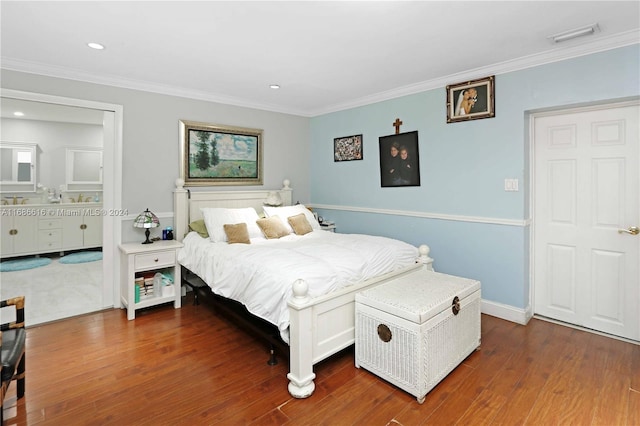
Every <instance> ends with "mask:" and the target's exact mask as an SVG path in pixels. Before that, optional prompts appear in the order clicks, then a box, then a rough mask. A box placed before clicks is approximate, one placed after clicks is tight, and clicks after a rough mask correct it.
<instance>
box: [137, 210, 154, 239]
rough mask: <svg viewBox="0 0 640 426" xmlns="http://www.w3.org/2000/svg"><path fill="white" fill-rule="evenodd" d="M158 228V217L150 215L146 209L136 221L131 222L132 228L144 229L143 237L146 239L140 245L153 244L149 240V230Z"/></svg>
mask: <svg viewBox="0 0 640 426" xmlns="http://www.w3.org/2000/svg"><path fill="white" fill-rule="evenodd" d="M158 226H160V221H159V220H158V217H157V216H156V215H155V214H153V213H151V212H150V211H149V209H146V210H145V211H143V212H142V213H140V214H139V215H138V217H136V220H134V221H133V227H134V228H144V229H145V231H144V235H145V236H146V237H147V239H146V240H145V241H143V242H142V244H152V243H153V241H151V240H150V239H149V234H150V233H151V231H150V229H151V228H156V227H158Z"/></svg>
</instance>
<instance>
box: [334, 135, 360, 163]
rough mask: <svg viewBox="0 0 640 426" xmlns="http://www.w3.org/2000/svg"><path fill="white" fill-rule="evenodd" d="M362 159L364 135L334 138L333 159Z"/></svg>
mask: <svg viewBox="0 0 640 426" xmlns="http://www.w3.org/2000/svg"><path fill="white" fill-rule="evenodd" d="M353 160H362V135H353V136H344V137H341V138H335V139H334V140H333V161H353Z"/></svg>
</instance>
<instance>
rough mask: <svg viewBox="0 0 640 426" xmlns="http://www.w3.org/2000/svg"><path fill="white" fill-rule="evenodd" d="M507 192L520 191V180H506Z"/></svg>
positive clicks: (505, 188) (505, 187)
mask: <svg viewBox="0 0 640 426" xmlns="http://www.w3.org/2000/svg"><path fill="white" fill-rule="evenodd" d="M504 190H505V191H518V179H505V180H504Z"/></svg>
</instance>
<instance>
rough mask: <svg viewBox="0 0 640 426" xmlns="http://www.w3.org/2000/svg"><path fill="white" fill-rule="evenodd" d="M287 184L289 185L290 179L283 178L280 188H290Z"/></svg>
mask: <svg viewBox="0 0 640 426" xmlns="http://www.w3.org/2000/svg"><path fill="white" fill-rule="evenodd" d="M289 185H291V181H290V180H289V179H285V180H283V181H282V189H291V188H290V187H289Z"/></svg>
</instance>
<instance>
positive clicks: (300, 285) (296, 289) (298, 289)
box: [291, 278, 309, 304]
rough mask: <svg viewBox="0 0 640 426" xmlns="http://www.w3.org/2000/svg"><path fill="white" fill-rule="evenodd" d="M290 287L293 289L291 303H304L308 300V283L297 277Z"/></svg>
mask: <svg viewBox="0 0 640 426" xmlns="http://www.w3.org/2000/svg"><path fill="white" fill-rule="evenodd" d="M291 289H292V291H293V298H292V299H291V302H292V303H294V304H296V303H305V302H306V301H308V300H309V285H308V284H307V282H306V281H305V280H302V279H300V278H298V279H297V280H295V281H294V282H293V284H292V285H291Z"/></svg>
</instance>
